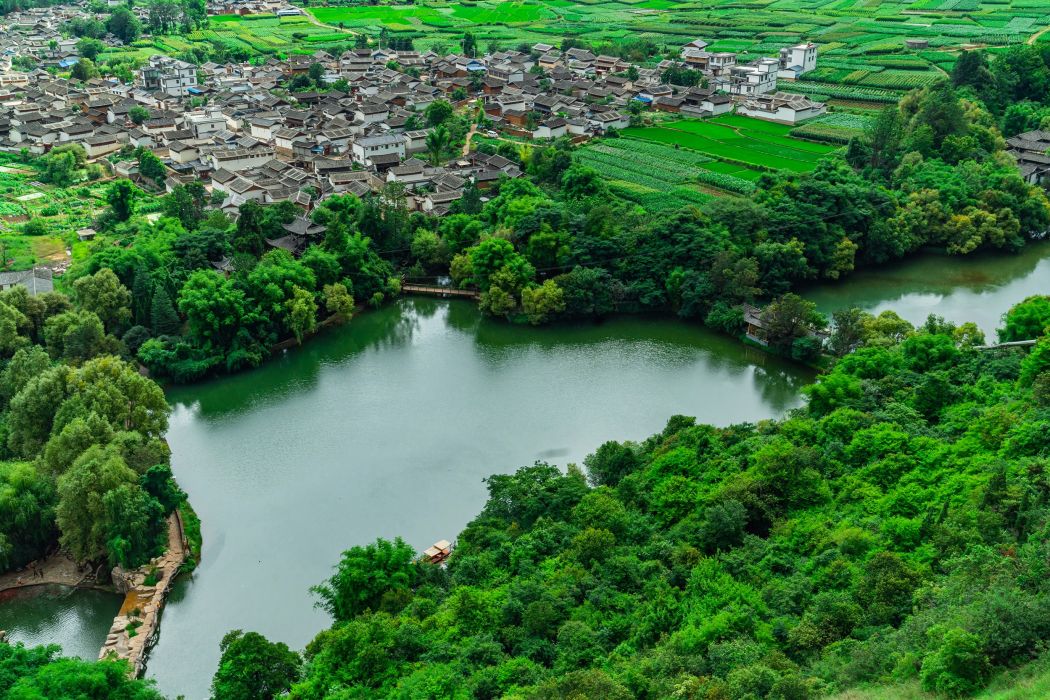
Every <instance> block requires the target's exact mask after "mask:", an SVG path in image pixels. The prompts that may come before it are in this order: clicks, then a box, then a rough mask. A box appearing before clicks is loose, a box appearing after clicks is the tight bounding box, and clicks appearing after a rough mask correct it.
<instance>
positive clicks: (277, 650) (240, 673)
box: [211, 630, 302, 700]
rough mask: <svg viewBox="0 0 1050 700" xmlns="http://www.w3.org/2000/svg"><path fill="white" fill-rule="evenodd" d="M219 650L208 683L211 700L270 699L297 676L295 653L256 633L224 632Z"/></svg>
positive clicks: (285, 690) (287, 686) (297, 667)
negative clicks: (218, 658) (209, 683)
mask: <svg viewBox="0 0 1050 700" xmlns="http://www.w3.org/2000/svg"><path fill="white" fill-rule="evenodd" d="M219 649H220V651H221V652H222V657H221V658H220V660H219V670H218V671H216V673H215V676H214V677H213V678H212V684H211V694H212V698H214V700H273V698H276V697H279V696H283V695H284V694H285V693H286V692H287V691H288V690H289V689H290V688H291V686H292V684H293V683H294V682H295V681H296V680H298V678H299V669H300V664H301V663H302V661H301V660H300V658H299V655H298V654H297V653H295V652H294V651H292V650H290V649H289V648H288V646H287V645H286V644H284V643H283V642H270V641H269V640H267V639H266V637H263V636H262V635H261V634H259V633H258V632H242V631H241V630H233V631H232V632H228V633H226V635H225V636H224V637H223V638H222V642H221V643H220V644H219Z"/></svg>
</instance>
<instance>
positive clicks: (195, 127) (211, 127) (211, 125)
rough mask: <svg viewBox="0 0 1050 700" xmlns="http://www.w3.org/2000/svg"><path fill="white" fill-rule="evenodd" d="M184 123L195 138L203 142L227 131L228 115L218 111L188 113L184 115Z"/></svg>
mask: <svg viewBox="0 0 1050 700" xmlns="http://www.w3.org/2000/svg"><path fill="white" fill-rule="evenodd" d="M182 121H183V123H184V124H185V125H186V128H187V129H189V130H191V131H192V132H193V137H194V138H195V139H198V140H201V141H203V140H204V139H208V138H211V135H212V134H215V133H218V132H220V131H223V130H225V129H226V126H227V125H226V115H224V114H223V113H222V111H221V110H218V109H212V110H202V111H199V112H187V113H186V114H184V115H183V117H182Z"/></svg>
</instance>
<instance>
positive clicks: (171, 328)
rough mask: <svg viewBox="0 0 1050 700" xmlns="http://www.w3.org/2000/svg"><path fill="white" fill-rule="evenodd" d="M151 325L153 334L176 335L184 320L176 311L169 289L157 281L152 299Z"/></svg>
mask: <svg viewBox="0 0 1050 700" xmlns="http://www.w3.org/2000/svg"><path fill="white" fill-rule="evenodd" d="M150 325H151V327H152V328H153V335H158V336H160V335H176V334H178V332H179V328H180V327H181V325H182V322H181V321H179V315H178V313H176V311H175V305H174V304H172V303H171V297H169V296H168V290H167V289H166V288H165V287H164V285H163V284H161V283H160V282H157V284H156V285H154V288H153V298H152V300H151V301H150Z"/></svg>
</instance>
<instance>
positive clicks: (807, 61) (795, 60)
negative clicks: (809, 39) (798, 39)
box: [777, 43, 817, 80]
mask: <svg viewBox="0 0 1050 700" xmlns="http://www.w3.org/2000/svg"><path fill="white" fill-rule="evenodd" d="M816 67H817V45H816V44H812V43H807V44H799V45H798V46H788V47H786V48H783V49H780V66H779V68H778V71H777V76H778V77H780V78H785V79H788V80H795V79H797V78H798V77H799V76H800V75H802V74H803V73H808V72H810V71H811V70H813V69H814V68H816Z"/></svg>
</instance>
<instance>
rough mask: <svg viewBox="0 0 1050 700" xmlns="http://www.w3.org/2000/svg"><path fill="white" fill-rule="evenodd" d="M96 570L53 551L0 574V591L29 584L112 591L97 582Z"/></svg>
mask: <svg viewBox="0 0 1050 700" xmlns="http://www.w3.org/2000/svg"><path fill="white" fill-rule="evenodd" d="M97 576H98V571H93V570H91V569H85V568H84V567H81V566H78V565H77V563H76V562H75V561H73V560H72V559H71V558H70V557H69V555H68V554H66V553H64V552H55V553H54V554H52V555H51V556H49V557H47V558H46V559H41V560H38V561H34V562H30V563H29V564H28V565H27V566H26V567H25V568H23V569H22V570H21V571H9V572H7V573H6V574H3V575H0V593H3V592H5V591H13V590H18V589H21V588H29V587H31V586H47V585H55V586H68V587H70V588H90V589H93V590H99V591H112V590H113V587H112V586H103V585H101V584H99V583H97V580H98V579H97Z"/></svg>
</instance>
